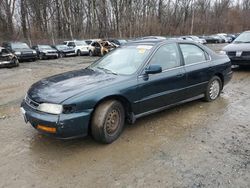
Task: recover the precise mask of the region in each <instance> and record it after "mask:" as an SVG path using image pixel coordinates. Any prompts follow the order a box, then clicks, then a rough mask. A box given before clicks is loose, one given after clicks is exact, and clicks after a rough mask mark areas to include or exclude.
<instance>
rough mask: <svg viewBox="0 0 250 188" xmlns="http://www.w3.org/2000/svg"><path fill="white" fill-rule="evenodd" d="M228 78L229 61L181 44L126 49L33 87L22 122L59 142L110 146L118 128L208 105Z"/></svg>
mask: <svg viewBox="0 0 250 188" xmlns="http://www.w3.org/2000/svg"><path fill="white" fill-rule="evenodd" d="M231 77H232V71H231V63H230V59H229V58H228V57H227V56H226V55H224V56H222V55H218V54H216V53H215V52H213V51H212V50H210V49H209V48H207V47H206V46H204V45H200V44H197V43H194V42H187V41H179V40H178V41H174V40H141V41H135V42H131V43H127V44H125V45H122V46H121V47H119V48H117V49H116V50H114V51H112V52H110V53H108V54H107V55H106V56H104V57H103V58H100V59H99V60H97V61H96V62H95V63H93V64H92V65H90V66H89V67H87V68H85V69H79V70H75V71H71V72H67V73H64V74H59V75H55V76H52V77H49V78H46V79H42V80H41V81H39V82H37V83H35V84H33V85H32V86H31V88H30V89H29V90H28V92H27V95H26V97H25V98H24V100H23V101H22V104H21V111H22V113H23V115H24V119H25V121H26V122H29V123H30V124H31V125H32V126H33V127H34V128H36V129H37V130H39V131H40V132H42V133H44V134H49V135H52V136H55V137H59V138H72V137H80V136H86V135H88V134H89V133H91V134H92V136H93V137H94V138H95V139H96V140H97V141H100V142H103V143H111V142H113V141H115V140H116V139H117V138H118V137H119V136H120V134H121V133H122V131H123V128H124V122H125V120H127V121H128V122H130V123H134V122H135V121H136V119H138V118H140V117H143V116H146V115H149V114H152V113H155V112H158V111H161V110H164V109H166V108H169V107H171V106H174V105H178V104H182V103H184V102H188V101H191V100H195V99H199V98H204V100H206V101H209V102H210V101H214V100H216V99H217V98H218V97H219V96H220V93H221V91H222V89H223V87H224V86H225V85H226V84H227V83H228V82H229V81H230V79H231Z"/></svg>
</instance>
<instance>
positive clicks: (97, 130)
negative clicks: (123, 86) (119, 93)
mask: <svg viewBox="0 0 250 188" xmlns="http://www.w3.org/2000/svg"><path fill="white" fill-rule="evenodd" d="M124 120H125V112H124V108H123V105H122V104H121V103H120V102H119V101H116V100H108V101H105V102H103V103H101V104H100V105H99V106H98V107H97V108H96V110H95V112H94V114H93V117H92V122H91V133H92V136H93V137H94V139H95V140H97V141H99V142H102V143H105V144H109V143H112V142H113V141H115V140H116V139H117V138H118V137H119V136H120V134H121V132H122V130H123V127H124Z"/></svg>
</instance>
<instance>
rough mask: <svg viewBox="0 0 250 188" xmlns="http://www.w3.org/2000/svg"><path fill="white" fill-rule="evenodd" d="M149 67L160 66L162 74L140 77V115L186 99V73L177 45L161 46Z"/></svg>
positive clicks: (138, 103) (142, 75)
mask: <svg viewBox="0 0 250 188" xmlns="http://www.w3.org/2000/svg"><path fill="white" fill-rule="evenodd" d="M149 65H160V66H161V67H162V72H161V73H158V74H151V75H147V74H145V73H144V72H143V73H142V74H141V75H140V76H139V77H138V83H139V84H138V95H139V100H138V101H137V105H138V106H139V114H143V113H147V112H151V111H154V110H157V109H160V108H163V107H165V106H167V105H170V104H173V103H176V102H179V101H181V100H183V99H184V98H185V87H186V73H185V69H184V67H183V63H182V61H181V58H180V54H179V50H178V47H177V45H176V44H175V43H173V44H165V45H163V46H161V47H160V48H159V49H158V50H157V51H156V53H155V54H154V55H153V57H152V58H151V60H150V62H149Z"/></svg>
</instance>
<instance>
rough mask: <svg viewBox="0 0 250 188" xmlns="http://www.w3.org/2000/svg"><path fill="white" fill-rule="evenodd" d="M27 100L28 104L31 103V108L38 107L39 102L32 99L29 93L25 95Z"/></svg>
mask: <svg viewBox="0 0 250 188" xmlns="http://www.w3.org/2000/svg"><path fill="white" fill-rule="evenodd" d="M25 102H26V104H27V105H29V106H30V107H31V108H34V109H37V107H38V106H39V103H37V102H35V101H33V100H32V99H30V98H29V97H28V96H27V95H26V97H25Z"/></svg>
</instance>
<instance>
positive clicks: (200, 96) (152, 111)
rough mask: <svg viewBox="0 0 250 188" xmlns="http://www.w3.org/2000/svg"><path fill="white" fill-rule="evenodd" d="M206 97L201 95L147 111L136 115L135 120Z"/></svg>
mask: <svg viewBox="0 0 250 188" xmlns="http://www.w3.org/2000/svg"><path fill="white" fill-rule="evenodd" d="M204 96H205V95H204V94H201V95H198V96H195V97H192V98H189V99H185V100H182V101H180V102H177V103H174V104H170V105H167V106H163V107H160V108H157V109H154V110H150V111H147V112H143V113H141V114H137V115H135V118H136V119H138V118H141V117H144V116H147V115H149V114H153V113H156V112H160V111H163V110H166V109H169V108H172V107H174V106H178V105H180V104H184V103H187V102H191V101H194V100H197V99H201V98H203V97H204Z"/></svg>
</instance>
